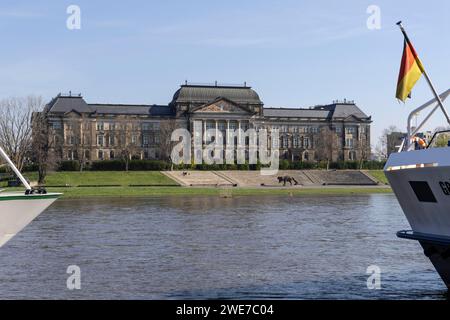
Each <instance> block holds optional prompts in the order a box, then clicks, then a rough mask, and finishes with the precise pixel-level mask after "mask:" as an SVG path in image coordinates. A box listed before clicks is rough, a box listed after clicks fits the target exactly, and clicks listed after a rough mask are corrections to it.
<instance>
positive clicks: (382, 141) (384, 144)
mask: <svg viewBox="0 0 450 320" xmlns="http://www.w3.org/2000/svg"><path fill="white" fill-rule="evenodd" d="M393 132H400V129H398V128H397V126H395V125H390V126H389V127H387V128H385V129H384V130H383V132H382V133H381V136H380V138H379V141H378V143H379V151H380V154H381V155H382V157H383V158H387V156H388V151H389V149H390V148H392V146H390V145H389V141H388V136H389V135H390V134H391V133H393ZM394 147H395V146H394Z"/></svg>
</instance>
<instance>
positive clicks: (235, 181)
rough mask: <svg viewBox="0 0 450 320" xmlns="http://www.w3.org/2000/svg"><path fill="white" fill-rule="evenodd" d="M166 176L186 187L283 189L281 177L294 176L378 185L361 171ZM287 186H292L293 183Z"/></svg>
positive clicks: (301, 180) (303, 180) (302, 182)
mask: <svg viewBox="0 0 450 320" xmlns="http://www.w3.org/2000/svg"><path fill="white" fill-rule="evenodd" d="M162 173H163V174H164V175H166V176H167V177H169V178H171V179H172V180H175V181H176V182H177V183H179V184H180V185H182V186H186V187H282V186H283V184H282V183H278V179H277V178H278V177H279V176H289V177H294V178H295V180H297V182H298V185H292V187H302V186H305V187H307V186H320V185H359V186H370V185H377V184H378V183H377V181H376V180H375V179H374V178H372V177H371V176H370V175H369V174H367V173H364V172H361V171H359V170H328V171H326V170H279V171H278V172H277V174H275V175H270V176H265V175H262V174H261V172H260V171H258V170H257V171H238V170H230V171H196V170H194V171H190V170H186V171H162ZM286 186H289V187H290V186H291V185H290V184H289V183H287V184H286Z"/></svg>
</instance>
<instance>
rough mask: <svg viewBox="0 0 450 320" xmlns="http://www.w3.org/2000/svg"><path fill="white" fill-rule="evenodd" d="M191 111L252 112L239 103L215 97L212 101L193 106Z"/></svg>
mask: <svg viewBox="0 0 450 320" xmlns="http://www.w3.org/2000/svg"><path fill="white" fill-rule="evenodd" d="M191 112H192V113H240V114H249V113H250V114H253V112H252V111H251V110H250V109H248V108H246V107H243V106H240V105H239V104H237V103H235V102H233V101H231V100H228V99H226V98H217V99H216V100H214V101H213V102H210V103H207V104H204V105H201V106H198V107H195V108H193V109H192V110H191Z"/></svg>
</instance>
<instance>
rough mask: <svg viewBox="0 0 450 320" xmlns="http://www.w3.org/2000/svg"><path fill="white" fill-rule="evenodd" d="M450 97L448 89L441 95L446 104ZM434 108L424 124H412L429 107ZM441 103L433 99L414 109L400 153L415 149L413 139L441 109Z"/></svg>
mask: <svg viewBox="0 0 450 320" xmlns="http://www.w3.org/2000/svg"><path fill="white" fill-rule="evenodd" d="M449 95H450V89H447V91H445V92H443V93H441V94H440V95H439V98H440V99H441V101H442V102H444V101H445V100H446V99H447V97H448V96H449ZM431 106H432V107H433V108H432V109H431V111H430V113H429V114H428V115H427V116H426V117H425V118H424V119H423V120H422V122H421V123H420V124H419V125H418V126H413V124H412V122H413V120H414V117H415V116H416V115H417V114H418V113H419V112H420V111H423V110H424V109H426V108H428V107H431ZM439 107H440V105H439V101H438V100H437V99H436V98H433V99H431V100H429V101H428V102H426V103H424V104H423V105H421V106H420V107H418V108H416V109H414V110H413V111H411V113H410V114H409V116H408V123H407V134H406V137H405V138H404V139H403V141H402V144H401V146H400V147H399V149H398V152H402V151H410V150H413V149H414V143H413V141H412V140H413V138H414V137H415V136H416V134H417V133H418V132H419V131H420V130H421V129H422V128H423V127H424V126H425V124H426V123H427V122H428V120H430V118H431V116H432V115H433V114H434V112H435V111H436V110H437V109H439Z"/></svg>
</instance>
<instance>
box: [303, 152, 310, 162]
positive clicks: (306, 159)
mask: <svg viewBox="0 0 450 320" xmlns="http://www.w3.org/2000/svg"><path fill="white" fill-rule="evenodd" d="M303 160H304V161H309V152H308V151H305V152H303Z"/></svg>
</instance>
